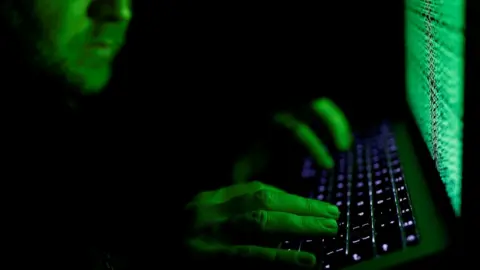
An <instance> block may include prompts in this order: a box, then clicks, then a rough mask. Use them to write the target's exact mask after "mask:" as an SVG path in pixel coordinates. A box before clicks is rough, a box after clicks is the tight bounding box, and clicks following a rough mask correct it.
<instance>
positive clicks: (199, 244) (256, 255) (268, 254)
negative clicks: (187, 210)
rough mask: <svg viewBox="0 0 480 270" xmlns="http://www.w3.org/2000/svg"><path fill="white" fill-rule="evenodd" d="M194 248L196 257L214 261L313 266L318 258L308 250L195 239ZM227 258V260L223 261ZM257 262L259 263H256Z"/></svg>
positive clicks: (191, 242)
mask: <svg viewBox="0 0 480 270" xmlns="http://www.w3.org/2000/svg"><path fill="white" fill-rule="evenodd" d="M189 245H190V248H192V249H193V252H192V255H193V256H194V259H196V260H200V261H210V260H211V261H212V262H217V263H218V262H219V261H222V262H223V263H225V262H229V261H230V262H232V261H233V262H235V263H240V264H246V265H249V264H250V266H252V265H258V263H261V264H262V263H267V265H268V264H277V263H279V265H290V266H302V267H313V266H315V264H316V258H315V256H314V255H313V254H310V253H307V252H297V251H288V250H281V249H275V248H264V247H259V246H252V245H237V246H227V245H222V244H216V243H208V242H204V241H202V240H200V239H194V240H192V241H190V242H189ZM223 260H226V261H223ZM256 263H257V264H256Z"/></svg>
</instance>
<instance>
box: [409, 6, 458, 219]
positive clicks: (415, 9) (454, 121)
mask: <svg viewBox="0 0 480 270" xmlns="http://www.w3.org/2000/svg"><path fill="white" fill-rule="evenodd" d="M405 3H406V5H405V43H406V48H405V53H406V55H405V57H406V58H405V59H406V62H405V63H406V88H407V102H408V104H409V107H410V109H411V111H412V114H413V116H414V118H415V120H416V122H417V125H418V127H419V129H420V131H421V133H422V136H423V139H424V140H425V142H426V144H427V146H428V149H429V150H430V154H431V156H432V159H433V160H435V164H436V167H437V170H438V173H439V174H440V178H441V179H442V182H443V183H444V184H445V188H446V190H447V194H448V196H449V197H450V200H451V203H452V206H453V209H454V210H455V213H456V215H457V216H460V208H461V207H460V206H461V187H462V181H461V180H462V135H463V133H462V132H463V91H464V49H465V35H464V27H465V15H464V14H465V10H464V9H465V0H449V1H444V0H406V1H405Z"/></svg>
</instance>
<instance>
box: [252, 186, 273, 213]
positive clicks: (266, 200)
mask: <svg viewBox="0 0 480 270" xmlns="http://www.w3.org/2000/svg"><path fill="white" fill-rule="evenodd" d="M253 200H254V201H255V204H256V205H257V206H258V207H260V208H263V209H270V207H271V206H272V201H273V193H272V192H271V191H268V190H265V189H262V190H259V191H256V192H255V193H254V194H253Z"/></svg>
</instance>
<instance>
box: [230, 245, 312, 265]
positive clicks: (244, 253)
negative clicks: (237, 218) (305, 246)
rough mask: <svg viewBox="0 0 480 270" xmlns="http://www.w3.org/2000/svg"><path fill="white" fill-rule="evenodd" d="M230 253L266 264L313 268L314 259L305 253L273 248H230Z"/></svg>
mask: <svg viewBox="0 0 480 270" xmlns="http://www.w3.org/2000/svg"><path fill="white" fill-rule="evenodd" d="M230 253H231V254H233V255H234V256H235V257H237V258H241V259H246V260H247V261H248V260H253V261H259V262H262V261H263V262H267V263H272V264H279V265H287V266H288V265H290V266H300V267H307V268H310V267H313V266H315V264H316V258H315V256H314V255H313V254H310V253H307V252H298V251H288V250H282V249H275V248H264V247H259V246H232V247H230Z"/></svg>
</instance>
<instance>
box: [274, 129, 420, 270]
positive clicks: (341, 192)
mask: <svg viewBox="0 0 480 270" xmlns="http://www.w3.org/2000/svg"><path fill="white" fill-rule="evenodd" d="M335 159H336V162H335V164H336V166H335V168H334V169H333V170H317V169H316V167H315V165H314V162H313V161H312V160H311V159H309V158H307V159H306V160H305V162H304V165H303V171H302V178H303V181H305V182H306V183H308V185H307V186H309V187H310V188H309V189H308V190H309V192H308V194H305V195H307V196H308V197H310V198H316V199H318V200H322V201H328V202H330V203H332V204H335V205H337V206H338V207H339V209H340V211H341V215H340V219H339V220H338V228H339V229H338V234H337V235H336V236H335V237H333V238H332V237H329V238H323V239H313V238H311V239H304V240H302V241H284V242H282V243H281V244H280V245H281V248H283V249H287V250H292V251H296V250H298V251H306V252H310V253H313V254H316V255H317V261H318V263H319V264H320V268H321V269H339V268H343V267H345V266H348V265H351V264H355V263H359V262H362V261H365V260H369V259H372V258H376V257H378V256H382V255H384V254H387V253H390V252H395V251H399V250H401V249H404V248H406V247H408V246H411V245H416V244H417V243H418V241H419V235H418V232H417V229H416V226H415V219H414V217H413V213H412V208H411V203H410V197H409V194H408V191H407V186H406V184H405V181H404V176H403V172H402V168H401V166H400V160H399V157H398V152H397V146H396V143H395V139H394V137H393V133H392V132H391V130H390V129H389V127H388V126H387V125H386V124H385V125H382V126H381V127H380V128H378V129H376V130H374V131H373V132H371V133H370V135H369V136H356V140H355V145H354V147H352V150H351V151H350V152H346V153H340V154H339V155H338V156H337V157H336V158H335Z"/></svg>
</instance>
